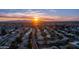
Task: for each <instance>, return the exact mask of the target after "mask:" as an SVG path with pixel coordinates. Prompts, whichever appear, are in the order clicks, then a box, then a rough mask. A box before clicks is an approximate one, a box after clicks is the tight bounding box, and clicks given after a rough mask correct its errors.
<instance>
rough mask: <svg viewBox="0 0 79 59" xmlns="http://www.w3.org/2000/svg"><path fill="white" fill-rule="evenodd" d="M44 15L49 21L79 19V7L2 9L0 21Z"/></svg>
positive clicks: (0, 10)
mask: <svg viewBox="0 0 79 59" xmlns="http://www.w3.org/2000/svg"><path fill="white" fill-rule="evenodd" d="M35 16H37V17H43V18H45V19H46V20H48V21H79V9H0V21H6V20H17V19H20V20H22V19H28V18H29V17H35Z"/></svg>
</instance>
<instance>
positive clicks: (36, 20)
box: [32, 17, 40, 26]
mask: <svg viewBox="0 0 79 59" xmlns="http://www.w3.org/2000/svg"><path fill="white" fill-rule="evenodd" d="M32 24H33V25H34V26H37V25H39V24H40V18H39V17H33V19H32Z"/></svg>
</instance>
